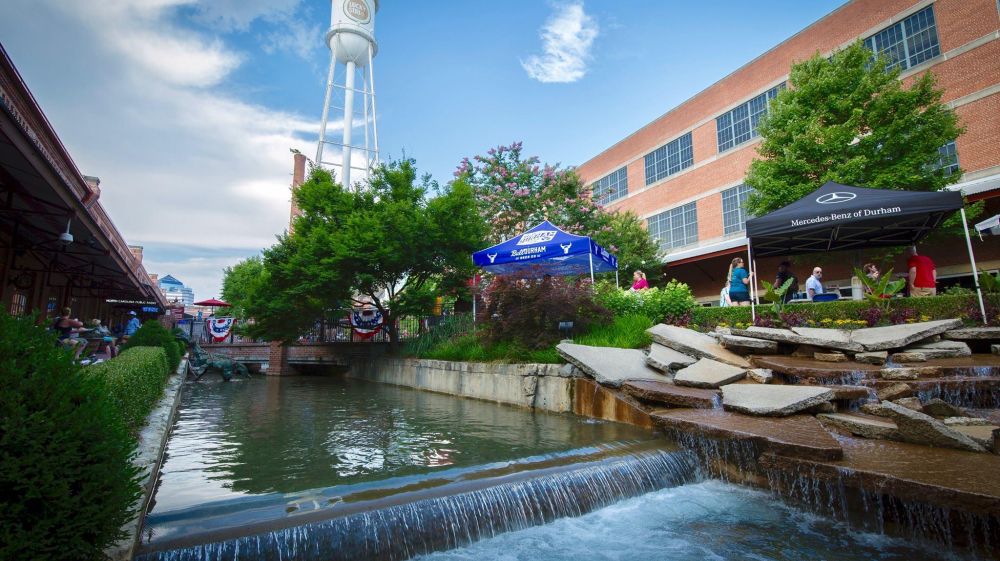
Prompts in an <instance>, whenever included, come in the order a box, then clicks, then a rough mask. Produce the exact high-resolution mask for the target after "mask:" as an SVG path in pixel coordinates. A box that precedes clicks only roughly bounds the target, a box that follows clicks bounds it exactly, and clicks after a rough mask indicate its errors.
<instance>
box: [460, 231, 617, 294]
mask: <svg viewBox="0 0 1000 561" xmlns="http://www.w3.org/2000/svg"><path fill="white" fill-rule="evenodd" d="M472 262H473V263H474V264H475V265H476V266H477V267H482V268H483V269H486V270H487V271H489V272H491V273H495V274H498V275H507V274H511V273H520V272H525V271H532V270H537V271H538V272H539V273H540V274H547V275H557V276H561V275H583V274H587V272H589V273H590V280H591V282H593V280H594V273H604V272H610V271H614V272H615V284H617V283H618V258H617V257H615V256H614V255H611V253H610V252H609V251H608V250H606V249H604V248H603V247H601V246H600V245H598V244H597V242H595V241H594V240H592V239H590V237H588V236H576V235H573V234H569V233H566V232H564V231H562V230H560V229H559V227H557V226H555V225H554V224H552V223H551V222H549V221H548V220H546V221H545V222H542V223H541V224H539V225H538V226H535V227H534V228H532V229H530V230H528V231H527V232H524V233H523V234H521V235H519V236H514V237H513V238H511V239H509V240H507V241H505V242H501V243H498V244H497V245H495V246H493V247H490V248H487V249H483V250H481V251H477V252H475V253H473V254H472Z"/></svg>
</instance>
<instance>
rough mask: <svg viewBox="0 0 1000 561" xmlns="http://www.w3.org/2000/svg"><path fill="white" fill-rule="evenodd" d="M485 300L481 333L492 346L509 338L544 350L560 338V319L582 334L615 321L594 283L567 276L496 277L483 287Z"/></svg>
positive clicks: (532, 347)
mask: <svg viewBox="0 0 1000 561" xmlns="http://www.w3.org/2000/svg"><path fill="white" fill-rule="evenodd" d="M484 299H485V300H486V302H487V304H486V306H485V310H483V312H482V316H481V317H480V321H481V325H482V326H483V330H482V332H481V336H482V337H483V338H484V342H485V343H487V344H488V345H496V344H498V343H501V342H504V343H515V344H516V345H518V346H520V347H523V348H525V349H529V350H534V349H545V348H550V347H552V346H553V345H554V344H555V343H556V342H557V341H558V340H559V339H560V338H561V334H560V333H559V322H561V321H572V322H573V329H574V331H576V332H577V333H580V332H586V331H588V330H589V329H590V328H591V327H593V326H595V325H602V324H606V323H609V322H610V321H611V313H610V312H609V311H608V309H607V308H605V307H604V306H602V305H601V304H600V303H598V302H597V300H596V299H595V298H594V291H593V290H592V288H591V285H590V283H589V282H584V281H573V280H568V279H566V278H563V277H549V276H546V277H544V278H542V279H532V278H527V277H524V276H519V275H509V276H504V277H497V278H495V279H493V282H491V283H490V286H489V287H488V288H487V289H486V290H485V291H484Z"/></svg>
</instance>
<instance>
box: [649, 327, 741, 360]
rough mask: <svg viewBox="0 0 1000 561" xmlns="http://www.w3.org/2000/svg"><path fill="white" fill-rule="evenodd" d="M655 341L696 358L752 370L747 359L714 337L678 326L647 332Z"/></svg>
mask: <svg viewBox="0 0 1000 561" xmlns="http://www.w3.org/2000/svg"><path fill="white" fill-rule="evenodd" d="M646 333H649V334H650V336H652V337H653V341H656V342H657V343H659V344H661V345H663V346H665V347H670V348H671V349H674V350H675V351H677V352H679V353H683V354H686V355H688V356H693V357H695V358H709V359H712V360H715V361H718V362H722V363H725V364H729V365H732V366H738V367H740V368H750V363H749V362H747V359H745V358H743V357H741V356H740V355H738V354H736V353H734V352H733V351H730V350H729V349H726V348H725V347H723V346H722V345H720V344H719V343H718V342H717V341H716V340H715V338H714V337H712V336H711V335H706V334H704V333H699V332H697V331H694V330H693V329H685V328H683V327H677V326H676V325H666V324H663V323H661V324H658V325H654V326H653V327H650V328H649V329H647V330H646Z"/></svg>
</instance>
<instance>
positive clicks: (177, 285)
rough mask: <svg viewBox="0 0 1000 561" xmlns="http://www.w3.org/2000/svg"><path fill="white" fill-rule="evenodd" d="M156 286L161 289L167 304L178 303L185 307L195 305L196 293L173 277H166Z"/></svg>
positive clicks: (159, 280)
mask: <svg viewBox="0 0 1000 561" xmlns="http://www.w3.org/2000/svg"><path fill="white" fill-rule="evenodd" d="M156 284H157V285H158V286H159V287H160V292H161V293H163V297H164V298H166V299H167V302H175V301H176V302H178V303H180V304H184V305H185V306H190V305H191V304H194V291H193V290H191V289H190V288H188V287H186V286H184V283H182V282H181V281H179V280H177V279H176V278H175V277H174V276H173V275H165V276H164V277H163V278H161V279H157V281H156Z"/></svg>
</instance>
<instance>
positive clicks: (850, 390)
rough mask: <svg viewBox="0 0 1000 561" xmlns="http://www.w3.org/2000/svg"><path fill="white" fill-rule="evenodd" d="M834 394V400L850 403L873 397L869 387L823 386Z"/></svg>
mask: <svg viewBox="0 0 1000 561" xmlns="http://www.w3.org/2000/svg"><path fill="white" fill-rule="evenodd" d="M822 387H824V388H826V389H828V390H830V391H832V392H833V399H835V400H840V401H850V400H853V399H866V398H869V397H873V393H874V392H873V391H872V389H871V388H869V387H868V386H850V385H829V386H822Z"/></svg>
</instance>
